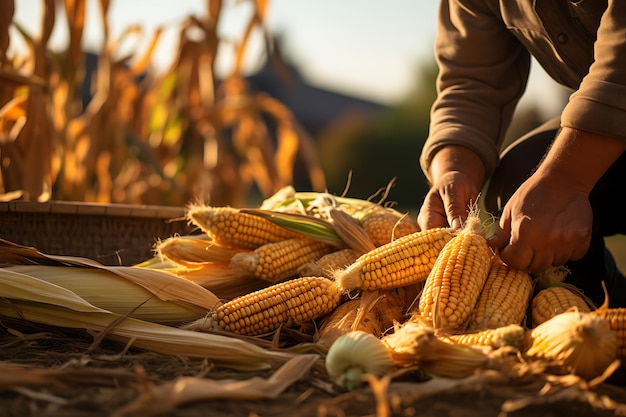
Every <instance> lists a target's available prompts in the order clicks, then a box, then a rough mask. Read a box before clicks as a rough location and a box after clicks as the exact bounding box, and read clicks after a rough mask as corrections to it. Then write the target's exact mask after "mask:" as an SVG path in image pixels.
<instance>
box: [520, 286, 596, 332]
mask: <svg viewBox="0 0 626 417" xmlns="http://www.w3.org/2000/svg"><path fill="white" fill-rule="evenodd" d="M571 309H577V310H578V311H582V312H589V311H591V310H593V304H592V303H591V301H588V300H586V299H585V298H584V296H583V295H582V293H581V292H580V291H579V290H578V289H576V288H575V287H572V286H570V285H566V284H560V285H556V284H555V286H552V287H548V288H544V289H543V290H541V291H539V292H538V293H537V295H535V296H534V297H533V300H532V303H531V310H532V327H536V326H538V325H540V324H541V323H543V322H545V321H547V320H549V319H551V318H552V317H554V316H556V315H557V314H561V313H563V312H565V311H568V310H571Z"/></svg>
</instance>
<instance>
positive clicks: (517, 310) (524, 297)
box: [468, 255, 533, 330]
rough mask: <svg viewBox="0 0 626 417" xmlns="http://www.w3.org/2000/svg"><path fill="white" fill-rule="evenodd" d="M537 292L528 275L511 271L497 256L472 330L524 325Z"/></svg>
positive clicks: (483, 290)
mask: <svg viewBox="0 0 626 417" xmlns="http://www.w3.org/2000/svg"><path fill="white" fill-rule="evenodd" d="M532 292H533V282H532V278H531V276H530V274H529V273H528V272H526V271H522V270H519V269H515V268H511V267H509V266H508V265H507V264H505V263H504V262H502V259H500V256H498V255H495V256H494V257H493V259H492V260H491V266H490V268H489V274H488V275H487V280H486V281H485V285H484V286H483V289H482V291H481V292H480V296H479V297H478V301H477V302H476V306H475V307H474V310H473V311H472V315H471V317H470V321H469V326H468V330H483V329H495V328H498V327H502V326H506V325H509V324H521V323H522V321H523V320H524V317H525V316H526V310H527V309H528V303H529V302H530V297H531V296H532Z"/></svg>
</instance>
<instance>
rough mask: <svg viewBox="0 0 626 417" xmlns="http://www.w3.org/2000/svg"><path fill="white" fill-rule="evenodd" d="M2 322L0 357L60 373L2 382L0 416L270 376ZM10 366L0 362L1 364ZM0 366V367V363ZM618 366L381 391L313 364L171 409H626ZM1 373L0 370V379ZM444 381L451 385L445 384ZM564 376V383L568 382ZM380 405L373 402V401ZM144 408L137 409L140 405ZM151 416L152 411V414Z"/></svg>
mask: <svg viewBox="0 0 626 417" xmlns="http://www.w3.org/2000/svg"><path fill="white" fill-rule="evenodd" d="M2 324H3V326H0V365H10V366H19V367H24V368H28V369H42V370H50V369H52V370H59V371H62V372H60V378H59V380H58V381H56V382H50V383H47V384H42V385H38V386H22V387H18V386H10V385H9V386H6V385H5V386H4V387H2V386H0V416H2V417H4V416H6V417H30V416H33V417H34V416H37V417H53V416H54V417H79V416H80V417H105V416H106V417H109V416H112V415H114V413H115V412H116V411H118V410H120V409H121V408H123V407H124V406H126V405H127V404H129V403H130V402H131V401H133V400H134V399H135V398H137V396H138V395H140V394H141V392H142V390H145V389H146V387H148V386H155V385H159V384H162V383H164V382H166V381H171V380H174V379H175V378H177V377H180V376H201V377H203V378H213V379H242V380H244V379H248V378H250V377H252V376H263V377H268V376H269V375H271V373H272V371H271V370H269V371H262V372H242V371H233V370H230V369H221V368H219V367H213V366H211V364H210V363H207V361H202V360H189V359H185V358H181V357H172V356H165V355H160V354H156V353H152V352H144V351H135V350H133V349H128V350H127V349H125V348H124V346H121V345H119V344H116V343H113V342H108V341H104V342H101V343H100V344H99V345H97V346H92V342H93V338H92V337H91V336H90V335H88V334H86V333H80V332H78V333H76V332H72V333H67V332H65V331H60V330H55V329H33V330H31V331H30V332H22V334H18V333H15V332H12V331H9V330H8V329H10V328H11V327H12V326H7V325H6V323H2ZM5 370H6V368H5ZM3 372H4V371H3ZM620 372H621V371H619V372H618V373H617V374H615V375H614V376H613V379H612V380H610V382H603V383H602V384H600V385H598V386H596V387H595V388H593V389H588V388H586V387H584V386H581V385H580V384H576V383H573V384H562V381H561V382H558V380H550V379H549V378H548V379H545V378H542V377H533V378H526V379H518V380H516V381H515V382H514V383H511V384H507V383H503V382H502V379H501V378H495V379H493V378H479V379H471V378H470V379H467V380H464V382H463V383H460V384H457V385H456V386H452V385H449V384H448V383H449V381H447V380H446V381H443V384H442V386H440V387H439V388H436V389H423V388H425V387H431V386H432V384H433V382H434V383H436V382H438V380H433V379H431V380H428V379H427V378H425V377H424V375H423V374H421V373H420V372H418V371H415V372H408V373H405V374H403V375H401V376H398V377H397V378H394V379H393V381H392V383H391V385H390V386H389V387H388V389H387V390H386V391H385V395H384V396H383V397H381V398H382V399H381V400H379V401H376V396H375V395H374V393H373V391H372V390H371V389H370V387H368V386H364V387H363V388H361V389H359V390H356V391H352V392H345V391H342V390H340V389H338V388H337V387H336V386H334V385H333V384H332V383H331V382H330V381H328V378H327V377H326V376H325V374H324V373H323V372H320V371H319V370H316V369H315V368H314V369H313V370H312V371H311V372H310V373H309V374H308V375H307V376H306V377H305V378H303V379H301V380H299V381H298V382H296V383H295V384H293V385H291V386H290V387H289V388H287V389H286V390H285V391H284V392H283V393H282V394H281V395H280V396H279V397H278V398H276V399H268V400H255V401H246V400H211V401H197V402H193V403H187V404H184V405H181V406H178V407H177V408H175V409H174V410H172V411H170V412H167V413H165V414H163V415H167V416H173V417H200V416H202V417H204V416H233V417H283V416H284V417H295V416H298V417H300V416H302V417H308V416H311V417H335V416H336V417H348V416H374V415H378V416H381V417H382V416H385V415H386V416H392V417H400V416H402V417H412V416H433V417H478V416H481V417H490V416H493V417H537V416H542V417H550V416H573V417H577V416H580V417H583V416H584V417H587V416H615V415H626V388H624V386H623V384H622V382H623V379H621V378H620V377H619V375H620ZM0 379H1V378H0ZM447 384H448V385H447ZM568 385H570V386H568ZM377 406H378V408H377ZM136 415H137V416H141V415H142V413H138V414H136ZM151 415H154V414H151Z"/></svg>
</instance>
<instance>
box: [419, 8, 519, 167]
mask: <svg viewBox="0 0 626 417" xmlns="http://www.w3.org/2000/svg"><path fill="white" fill-rule="evenodd" d="M482 3H483V2H481V1H472V0H456V1H455V0H442V1H441V2H440V8H439V22H438V29H437V30H438V31H437V37H436V41H435V57H436V59H437V63H438V65H439V76H438V78H437V91H438V98H437V100H436V101H435V103H434V105H433V107H432V110H431V122H430V136H429V137H428V139H427V141H426V143H425V146H424V148H423V150H422V155H421V157H420V164H421V166H422V169H423V171H424V173H426V175H427V176H428V169H429V166H430V162H431V160H432V157H433V155H434V154H435V153H436V152H437V150H438V149H439V148H441V147H442V146H446V145H463V146H466V147H468V148H470V149H471V150H473V151H474V152H476V153H477V154H478V155H479V157H480V158H481V160H482V161H483V163H484V164H485V168H486V173H487V175H491V173H492V172H493V170H494V169H495V166H496V164H497V161H498V155H499V152H498V151H499V145H500V144H501V143H502V141H503V139H504V135H505V133H506V129H507V127H508V126H509V124H510V121H511V117H512V115H513V111H514V110H515V106H516V105H517V102H518V101H519V99H520V97H521V95H522V94H523V91H524V89H525V87H526V81H527V79H528V74H529V68H530V54H529V53H528V52H527V51H526V49H524V48H523V47H522V45H521V44H520V42H519V41H518V40H517V39H516V38H515V37H514V36H513V35H512V34H511V33H510V32H509V31H508V30H507V28H506V27H505V25H504V24H503V22H502V20H501V19H500V18H499V16H497V15H495V14H494V13H492V12H491V11H490V10H488V9H487V7H486V6H484V5H482Z"/></svg>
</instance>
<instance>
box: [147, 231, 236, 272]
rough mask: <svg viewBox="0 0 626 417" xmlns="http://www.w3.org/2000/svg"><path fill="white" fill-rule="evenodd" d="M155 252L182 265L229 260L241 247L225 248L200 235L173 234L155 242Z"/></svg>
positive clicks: (193, 265)
mask: <svg viewBox="0 0 626 417" xmlns="http://www.w3.org/2000/svg"><path fill="white" fill-rule="evenodd" d="M155 247H156V251H157V254H158V255H160V256H162V257H164V258H166V259H168V260H170V261H172V262H174V263H176V264H178V265H182V266H190V267H197V266H198V265H197V264H201V263H206V262H229V261H230V259H231V258H232V257H233V255H235V254H236V253H237V252H239V251H241V249H233V248H226V247H222V246H220V245H217V244H216V243H215V242H213V241H211V240H209V239H208V237H206V236H204V235H202V237H199V236H197V235H192V236H174V237H170V238H167V239H165V240H163V241H160V242H158V243H157V244H156V246H155Z"/></svg>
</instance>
